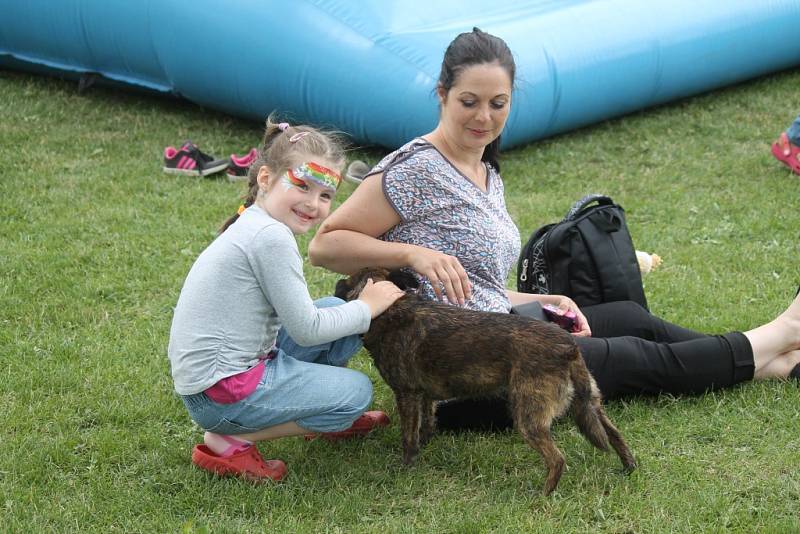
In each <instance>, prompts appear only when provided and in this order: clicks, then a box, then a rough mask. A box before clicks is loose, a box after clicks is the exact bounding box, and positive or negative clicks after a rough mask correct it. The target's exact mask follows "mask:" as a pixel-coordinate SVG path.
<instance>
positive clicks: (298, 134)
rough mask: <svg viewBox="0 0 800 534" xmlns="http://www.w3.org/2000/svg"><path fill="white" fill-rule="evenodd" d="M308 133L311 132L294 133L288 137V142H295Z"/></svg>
mask: <svg viewBox="0 0 800 534" xmlns="http://www.w3.org/2000/svg"><path fill="white" fill-rule="evenodd" d="M310 133H311V132H299V133H296V134H294V135H293V136H291V137H290V138H289V142H290V143H296V142H298V141H299V140H300V139H302V138H304V137H305V136H307V135H309V134H310Z"/></svg>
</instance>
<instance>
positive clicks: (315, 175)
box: [286, 161, 342, 191]
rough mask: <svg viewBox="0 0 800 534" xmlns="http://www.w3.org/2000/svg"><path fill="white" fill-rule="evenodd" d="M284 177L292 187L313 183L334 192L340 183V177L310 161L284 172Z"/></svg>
mask: <svg viewBox="0 0 800 534" xmlns="http://www.w3.org/2000/svg"><path fill="white" fill-rule="evenodd" d="M286 176H287V177H288V178H289V182H290V183H291V184H292V185H298V186H299V185H305V184H306V183H307V182H314V183H316V184H318V185H321V186H322V187H327V188H328V189H333V190H334V191H336V189H337V188H338V187H339V184H340V183H341V182H342V177H341V176H339V174H337V173H336V172H335V171H332V170H331V169H329V168H327V167H323V166H322V165H319V164H317V163H314V162H312V161H309V162H307V163H302V164H300V165H298V166H297V167H295V168H294V169H289V170H288V171H286Z"/></svg>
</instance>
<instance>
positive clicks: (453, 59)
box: [437, 28, 517, 172]
mask: <svg viewBox="0 0 800 534" xmlns="http://www.w3.org/2000/svg"><path fill="white" fill-rule="evenodd" d="M485 63H497V64H498V65H500V66H501V67H503V68H504V69H505V71H506V72H507V73H508V77H509V78H510V79H511V87H514V76H515V75H516V72H517V66H516V64H515V63H514V56H513V55H512V54H511V50H510V49H509V48H508V45H507V44H506V42H505V41H503V40H502V39H500V38H499V37H495V36H494V35H491V34H488V33H486V32H484V31H481V30H480V29H478V28H472V31H471V32H466V33H462V34H459V35H458V36H457V37H456V38H455V39H453V42H451V43H450V45H449V46H448V47H447V50H445V52H444V59H443V60H442V71H441V73H440V74H439V82H438V83H437V87H441V88H442V89H444V91H445V92H447V91H449V90H450V88H451V87H453V84H455V82H456V79H458V76H459V75H460V74H461V72H462V71H463V70H464V69H466V68H467V67H471V66H473V65H483V64H485ZM499 152H500V136H497V139H495V140H494V141H492V142H491V143H489V144H488V145H487V146H486V148H485V149H484V150H483V157H482V158H481V160H483V161H487V162H489V163H490V164H491V165H492V167H494V168H495V169H496V170H497V171H498V172H500V165H499V164H498V162H497V155H498V154H499Z"/></svg>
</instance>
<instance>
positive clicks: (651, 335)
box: [436, 302, 755, 429]
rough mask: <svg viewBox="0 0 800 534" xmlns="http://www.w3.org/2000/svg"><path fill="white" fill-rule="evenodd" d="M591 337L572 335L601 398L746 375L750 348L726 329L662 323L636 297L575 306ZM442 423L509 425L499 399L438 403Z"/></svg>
mask: <svg viewBox="0 0 800 534" xmlns="http://www.w3.org/2000/svg"><path fill="white" fill-rule="evenodd" d="M581 311H582V312H583V314H584V315H585V316H586V319H587V320H588V322H589V326H590V327H591V329H592V337H590V338H584V337H578V338H575V340H576V341H577V342H578V347H579V348H580V351H581V355H582V356H583V359H584V360H585V361H586V366H587V367H588V368H589V371H590V372H591V373H592V376H594V379H595V381H596V382H597V385H598V387H599V388H600V391H601V392H602V393H603V397H604V398H606V399H609V398H611V399H613V398H619V397H622V396H626V395H657V394H659V393H672V394H687V393H688V394H697V393H703V392H705V391H709V390H713V389H719V388H725V387H730V386H732V385H734V384H738V383H739V382H742V381H745V380H750V379H752V378H753V371H754V368H755V365H754V362H753V349H752V347H751V346H750V342H749V341H748V340H747V338H746V337H745V336H744V335H743V334H741V333H739V332H732V333H729V334H724V335H720V336H709V335H706V334H701V333H699V332H694V331H692V330H687V329H686V328H682V327H680V326H677V325H674V324H671V323H668V322H666V321H664V320H662V319H659V318H658V317H656V316H655V315H653V314H651V313H650V312H648V311H647V310H645V309H644V308H642V307H641V306H639V305H638V304H636V303H635V302H609V303H605V304H598V305H596V306H587V307H585V308H581ZM436 418H437V423H438V425H439V427H440V428H443V429H448V428H449V429H457V428H462V429H490V428H507V427H509V426H511V425H512V422H511V419H510V417H509V415H508V410H507V407H506V401H505V399H464V400H461V399H458V400H451V401H446V402H443V403H440V404H439V406H438V408H437V410H436Z"/></svg>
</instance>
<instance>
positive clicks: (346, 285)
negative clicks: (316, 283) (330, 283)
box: [333, 278, 350, 300]
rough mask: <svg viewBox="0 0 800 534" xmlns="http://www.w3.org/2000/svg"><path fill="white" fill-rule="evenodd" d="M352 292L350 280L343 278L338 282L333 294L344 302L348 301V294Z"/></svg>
mask: <svg viewBox="0 0 800 534" xmlns="http://www.w3.org/2000/svg"><path fill="white" fill-rule="evenodd" d="M349 291H350V279H349V278H342V279H341V280H339V281H338V282H336V290H335V291H334V292H333V296H334V297H339V298H340V299H342V300H347V293H348V292H349Z"/></svg>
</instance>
